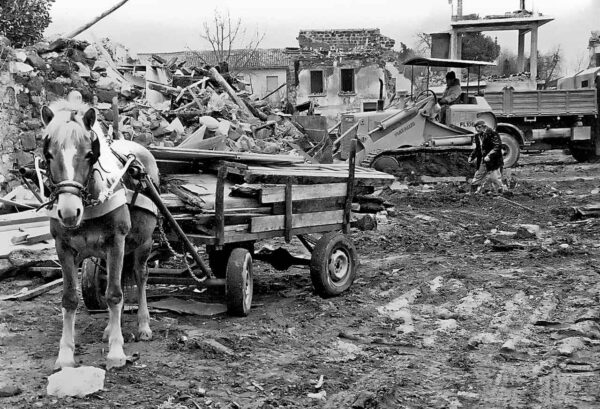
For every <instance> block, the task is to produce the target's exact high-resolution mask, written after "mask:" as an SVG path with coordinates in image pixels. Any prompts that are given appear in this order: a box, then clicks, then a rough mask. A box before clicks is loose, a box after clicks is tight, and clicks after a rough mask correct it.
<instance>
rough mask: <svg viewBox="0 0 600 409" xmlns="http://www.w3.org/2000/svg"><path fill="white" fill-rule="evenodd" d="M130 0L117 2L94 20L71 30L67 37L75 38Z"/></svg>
mask: <svg viewBox="0 0 600 409" xmlns="http://www.w3.org/2000/svg"><path fill="white" fill-rule="evenodd" d="M128 1H129V0H121V1H120V2H119V3H117V4H115V5H114V6H112V7H111V8H109V9H108V10H106V11H105V12H104V13H102V14H100V15H99V16H98V17H96V18H94V19H93V20H91V21H90V22H88V23H86V24H84V25H82V26H81V27H79V28H77V29H75V30H73V31H71V32H70V33H69V34H67V35H66V36H65V38H73V37H75V36H76V35H78V34H81V33H83V32H84V31H85V30H87V29H88V28H90V27H91V26H93V25H94V24H96V23H97V22H99V21H100V20H102V19H103V18H104V17H106V16H108V15H109V14H110V13H112V12H113V11H115V10H116V9H118V8H119V7H121V6H122V5H124V4H125V3H127V2H128Z"/></svg>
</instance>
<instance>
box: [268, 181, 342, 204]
mask: <svg viewBox="0 0 600 409" xmlns="http://www.w3.org/2000/svg"><path fill="white" fill-rule="evenodd" d="M346 191H347V186H346V184H345V183H322V184H317V185H293V186H292V199H293V200H310V199H321V198H324V197H339V196H346ZM284 200H285V185H265V186H263V187H262V189H260V202H261V203H263V204H264V203H277V202H283V201H284Z"/></svg>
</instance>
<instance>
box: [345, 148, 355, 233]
mask: <svg viewBox="0 0 600 409" xmlns="http://www.w3.org/2000/svg"><path fill="white" fill-rule="evenodd" d="M355 173H356V139H353V140H352V145H351V147H350V157H349V158H348V188H347V189H346V203H345V204H344V217H343V220H344V222H343V223H344V225H343V228H342V231H343V232H344V234H348V233H350V211H351V210H352V199H353V198H354V174H355Z"/></svg>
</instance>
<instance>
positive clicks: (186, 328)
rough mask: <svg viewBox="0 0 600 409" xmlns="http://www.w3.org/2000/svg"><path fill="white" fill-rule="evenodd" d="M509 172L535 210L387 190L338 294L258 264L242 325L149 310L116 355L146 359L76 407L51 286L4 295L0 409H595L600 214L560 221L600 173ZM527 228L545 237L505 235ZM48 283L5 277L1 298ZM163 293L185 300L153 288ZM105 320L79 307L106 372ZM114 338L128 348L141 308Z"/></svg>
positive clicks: (83, 337) (531, 161) (560, 161)
mask: <svg viewBox="0 0 600 409" xmlns="http://www.w3.org/2000/svg"><path fill="white" fill-rule="evenodd" d="M512 174H513V176H514V177H515V178H516V179H517V180H518V184H517V186H516V187H515V188H514V189H513V196H510V197H507V198H508V199H509V200H512V201H514V202H517V203H519V204H521V205H523V206H526V207H527V208H529V209H531V210H533V212H531V211H529V210H527V209H525V208H523V207H520V206H517V205H515V204H513V203H510V202H508V201H507V200H505V199H502V198H500V197H498V196H494V195H477V196H470V195H465V194H464V187H463V186H452V185H441V186H436V187H435V188H434V189H433V190H430V191H422V190H421V188H418V189H415V188H411V189H410V190H408V191H401V192H387V193H386V194H387V197H388V199H389V200H390V201H392V202H393V203H395V205H396V215H394V216H388V219H387V223H384V222H382V223H380V226H379V230H378V231H375V232H353V234H352V236H353V240H354V243H355V244H356V246H357V249H358V252H359V254H360V259H361V262H362V264H363V265H362V268H361V270H360V274H359V277H358V279H357V280H356V282H355V283H354V285H353V286H352V288H351V289H350V290H349V291H348V292H346V293H345V294H343V295H342V296H340V297H337V298H331V299H322V298H320V297H319V296H317V295H315V294H314V293H313V289H312V286H311V282H310V277H309V274H308V270H307V269H304V268H292V269H290V270H288V271H286V272H283V273H281V272H278V271H275V270H273V269H272V268H271V267H269V266H267V265H264V264H260V263H257V265H256V266H255V292H254V293H255V298H254V304H255V305H254V306H253V309H252V311H251V314H250V315H249V316H248V317H246V318H231V317H228V316H217V317H212V318H202V317H198V316H191V315H178V314H176V313H170V312H166V313H165V312H158V311H155V312H153V313H152V323H151V325H152V327H153V330H154V339H153V340H152V341H151V342H129V343H127V344H126V345H125V348H126V353H128V354H132V353H134V352H138V353H139V356H140V359H139V360H138V361H137V362H135V363H134V364H132V365H129V366H127V367H126V368H122V369H120V370H112V371H110V372H109V373H107V377H106V382H105V387H104V390H103V391H101V392H98V393H95V394H93V395H91V396H88V397H87V398H66V399H57V398H54V397H49V396H47V395H46V385H47V377H48V376H49V375H51V374H52V366H53V364H54V360H55V359H56V353H57V350H58V342H59V338H60V328H61V314H60V296H61V294H60V289H57V290H54V291H52V292H50V293H47V294H44V295H42V296H40V297H38V298H36V299H34V300H31V301H24V302H6V301H5V302H2V303H0V314H1V315H0V320H1V321H0V357H1V362H2V365H1V367H0V386H6V385H9V386H11V385H16V386H18V387H19V388H20V389H21V390H22V392H21V393H20V394H18V395H16V396H12V397H3V398H0V407H2V408H4V407H6V408H12V407H14V408H35V407H41V408H53V407H55V408H67V407H69V408H75V407H77V408H113V407H126V408H158V407H160V408H282V407H285V408H309V407H323V408H460V407H463V408H597V407H600V387H599V385H600V327H599V323H600V241H599V236H600V231H599V227H600V219H587V220H580V221H573V220H571V219H570V208H571V207H573V206H580V205H583V204H588V203H593V202H595V201H599V202H600V195H598V190H594V189H596V188H597V187H598V186H599V185H600V164H585V165H582V164H577V163H575V162H574V161H573V160H572V159H571V158H570V157H568V156H566V155H564V154H562V152H556V151H555V152H549V153H544V154H541V155H535V156H525V157H523V158H522V159H521V165H520V166H519V167H517V168H516V169H514V170H513V172H512ZM574 177H580V178H579V179H574ZM592 192H593V193H594V194H593V193H592ZM520 224H536V225H539V226H540V227H541V233H540V237H537V238H514V237H512V235H511V234H510V233H505V232H513V233H514V232H516V231H517V228H518V225H520ZM296 244H298V243H296ZM28 280H32V281H33V282H29V283H27V281H28ZM24 281H25V283H24ZM41 281H42V280H41V278H39V277H35V276H34V277H26V276H20V277H15V278H11V279H8V280H5V281H3V282H1V283H0V294H8V293H11V292H15V291H18V290H19V286H20V285H21V286H22V285H24V284H28V285H29V286H34V285H36V284H40V283H41ZM165 291H171V292H172V294H174V295H177V294H179V295H183V294H188V296H192V297H193V296H195V295H194V293H192V292H191V291H190V290H189V289H187V290H184V289H179V290H177V289H175V288H172V287H171V288H166V287H159V286H152V287H151V291H150V294H151V295H152V294H158V293H163V294H164V293H165ZM198 297H205V294H200V295H198ZM106 319H107V315H106V314H104V313H102V314H90V313H88V312H87V311H86V310H85V308H84V307H82V306H80V308H79V314H78V319H77V324H76V331H77V335H78V336H77V339H76V342H77V355H76V360H77V361H78V362H80V363H81V364H82V365H92V366H97V367H102V365H103V364H104V358H103V354H104V353H105V348H106V344H105V343H103V342H102V341H101V335H102V330H103V328H104V326H105V324H106ZM123 327H124V333H125V336H126V338H130V337H129V336H128V334H130V333H132V332H134V331H135V315H134V314H126V315H125V317H124V325H123ZM321 376H322V377H323V385H322V387H321V388H320V389H317V388H316V387H315V383H316V382H317V381H318V380H319V378H320V377H321ZM317 392H319V393H317ZM309 394H315V395H311V396H313V397H309Z"/></svg>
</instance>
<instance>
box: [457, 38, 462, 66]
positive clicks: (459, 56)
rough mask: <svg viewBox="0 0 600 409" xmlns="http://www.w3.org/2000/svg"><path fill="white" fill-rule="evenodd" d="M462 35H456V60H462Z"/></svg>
mask: <svg viewBox="0 0 600 409" xmlns="http://www.w3.org/2000/svg"><path fill="white" fill-rule="evenodd" d="M462 37H463V36H462V34H460V33H458V34H457V35H456V59H458V60H462Z"/></svg>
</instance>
